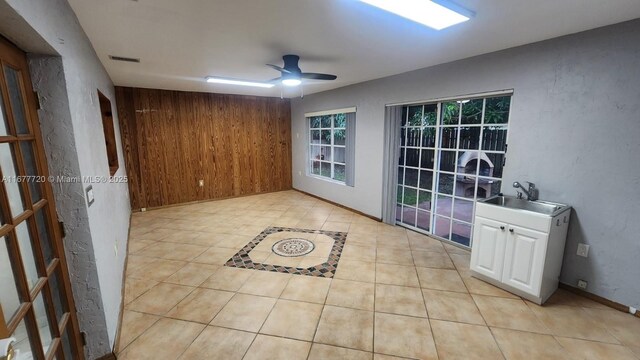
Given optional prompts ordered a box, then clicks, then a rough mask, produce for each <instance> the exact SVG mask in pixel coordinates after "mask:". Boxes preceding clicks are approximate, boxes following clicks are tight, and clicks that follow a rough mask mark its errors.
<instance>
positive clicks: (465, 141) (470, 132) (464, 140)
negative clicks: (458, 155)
mask: <svg viewBox="0 0 640 360" xmlns="http://www.w3.org/2000/svg"><path fill="white" fill-rule="evenodd" d="M478 147H480V126H474V127H463V128H460V146H459V147H458V148H459V149H469V150H478Z"/></svg>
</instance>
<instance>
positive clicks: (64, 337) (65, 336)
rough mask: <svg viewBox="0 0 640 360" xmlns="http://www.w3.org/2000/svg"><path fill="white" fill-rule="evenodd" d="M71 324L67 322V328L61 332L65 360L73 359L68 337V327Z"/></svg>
mask: <svg viewBox="0 0 640 360" xmlns="http://www.w3.org/2000/svg"><path fill="white" fill-rule="evenodd" d="M70 328H71V326H69V324H67V328H66V329H65V331H64V334H62V352H63V354H64V358H65V360H69V359H73V352H72V351H71V339H70V338H69V329H70Z"/></svg>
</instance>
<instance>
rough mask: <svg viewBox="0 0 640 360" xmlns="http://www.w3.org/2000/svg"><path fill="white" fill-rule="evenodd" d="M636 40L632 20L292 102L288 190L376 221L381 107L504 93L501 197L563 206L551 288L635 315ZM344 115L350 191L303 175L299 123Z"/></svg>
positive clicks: (639, 208)
mask: <svg viewBox="0 0 640 360" xmlns="http://www.w3.org/2000/svg"><path fill="white" fill-rule="evenodd" d="M638 39H640V20H634V21H631V22H627V23H622V24H618V25H613V26H609V27H605V28H600V29H596V30H592V31H588V32H584V33H579V34H575V35H570V36H566V37H562V38H557V39H552V40H549V41H544V42H540V43H536V44H530V45H526V46H522V47H517V48H513V49H509V50H505V51H500V52H496V53H491V54H487V55H482V56H478V57H474V58H470V59H465V60H461V61H457V62H452V63H448V64H443V65H439V66H434V67H430V68H425V69H421V70H417V71H413V72H408V73H404V74H400V75H396V76H392V77H388V78H384V79H379V80H374V81H369V82H365V83H361V84H356V85H352V86H348V87H345V88H341V89H337V90H333V91H327V92H323V93H318V94H313V95H309V96H306V97H305V98H304V99H295V100H293V101H292V133H293V134H292V139H293V186H294V188H297V189H301V190H304V191H307V192H310V193H313V194H316V195H319V196H322V197H324V198H327V199H329V200H332V201H336V202H339V203H341V204H344V205H346V206H349V207H352V208H354V209H357V210H360V211H363V212H365V213H368V214H371V215H373V216H376V217H380V215H381V204H382V161H381V159H382V155H383V121H384V106H385V104H390V103H395V102H403V101H415V100H424V99H435V98H439V97H448V96H456V95H464V94H473V93H480V92H486V91H494V90H502V89H514V95H513V102H512V114H511V119H510V128H509V152H508V154H507V165H506V167H505V170H504V183H505V184H506V185H505V186H503V191H504V192H505V193H508V194H515V192H514V190H513V189H512V188H511V186H509V184H510V183H512V182H513V181H515V180H519V181H524V180H529V181H532V182H535V183H536V184H537V185H538V187H539V188H540V198H542V199H547V200H554V201H558V202H564V203H568V204H571V205H573V207H574V213H573V216H572V222H571V227H570V230H569V238H568V242H567V246H566V254H565V260H564V266H563V270H562V276H561V281H562V282H565V283H567V284H570V285H573V286H575V284H576V281H577V280H578V279H585V280H587V281H589V291H591V292H593V293H595V294H597V295H600V296H603V297H605V298H608V299H611V300H614V301H617V302H620V303H622V304H625V305H631V306H634V307H636V308H640V285H639V283H638V280H637V279H639V278H640V266H638V258H640V241H638V234H639V233H640V222H638V221H637V220H636V219H637V218H638V214H640V202H638V199H639V198H640V156H639V155H638V154H640V140H639V139H640V106H639V105H640V104H639V103H640V41H638ZM410 55H411V54H410V53H408V54H404V55H403V56H410ZM348 106H357V109H358V110H357V115H356V116H357V118H358V122H357V131H356V133H357V135H356V164H355V166H356V170H355V171H356V182H355V187H353V188H351V187H345V186H340V185H336V184H332V183H329V182H326V181H322V180H318V179H315V178H311V177H307V176H305V166H306V163H307V161H306V151H307V150H306V144H305V143H304V138H305V137H304V134H305V131H306V124H305V121H304V113H305V112H310V111H319V110H329V109H336V108H343V107H348ZM298 135H300V136H299V137H298ZM579 242H585V243H587V244H590V245H591V250H590V253H589V258H588V259H584V258H581V257H577V256H576V255H575V253H576V248H577V245H578V243H579Z"/></svg>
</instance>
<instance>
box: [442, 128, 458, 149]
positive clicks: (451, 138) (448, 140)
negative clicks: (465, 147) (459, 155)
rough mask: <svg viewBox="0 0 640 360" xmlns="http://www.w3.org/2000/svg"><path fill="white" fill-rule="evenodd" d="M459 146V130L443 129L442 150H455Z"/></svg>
mask: <svg viewBox="0 0 640 360" xmlns="http://www.w3.org/2000/svg"><path fill="white" fill-rule="evenodd" d="M457 146H458V128H451V127H446V128H441V130H440V148H442V149H455V148H456V147H457Z"/></svg>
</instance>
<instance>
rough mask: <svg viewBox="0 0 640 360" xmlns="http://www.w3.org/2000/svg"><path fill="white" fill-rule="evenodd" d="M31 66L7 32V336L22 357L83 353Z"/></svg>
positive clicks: (0, 153)
mask: <svg viewBox="0 0 640 360" xmlns="http://www.w3.org/2000/svg"><path fill="white" fill-rule="evenodd" d="M28 74H29V70H28V67H27V62H26V57H25V55H24V53H23V52H21V51H20V50H19V49H17V48H16V47H14V46H13V45H12V44H10V43H9V42H7V41H6V40H5V39H4V38H2V37H0V117H1V118H0V180H1V181H0V220H1V222H2V224H1V225H2V226H1V227H0V239H1V240H0V338H7V337H8V338H10V339H12V340H13V346H14V348H15V349H16V350H17V351H18V357H17V358H18V359H45V358H53V357H54V355H55V356H56V358H59V359H82V358H83V351H82V345H81V341H80V332H79V329H78V322H77V318H76V314H75V311H74V310H73V309H74V305H73V298H72V296H71V293H70V292H69V290H68V289H70V284H69V278H68V271H67V268H66V260H65V258H64V252H63V250H62V249H63V247H62V243H61V238H60V234H59V232H58V231H57V228H55V227H54V226H53V224H57V220H56V216H55V213H54V209H55V206H54V204H53V203H51V201H52V199H53V196H52V190H51V184H49V183H43V182H39V181H36V178H45V179H46V178H47V175H48V173H47V165H46V157H45V156H44V146H43V144H42V138H41V134H40V129H39V125H38V119H37V116H36V109H35V99H34V98H33V89H31V86H30V84H31V80H30V79H29V75H28ZM48 271H50V273H51V275H50V276H49V273H48ZM63 333H66V334H67V338H66V340H63V339H62V336H61V334H63Z"/></svg>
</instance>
